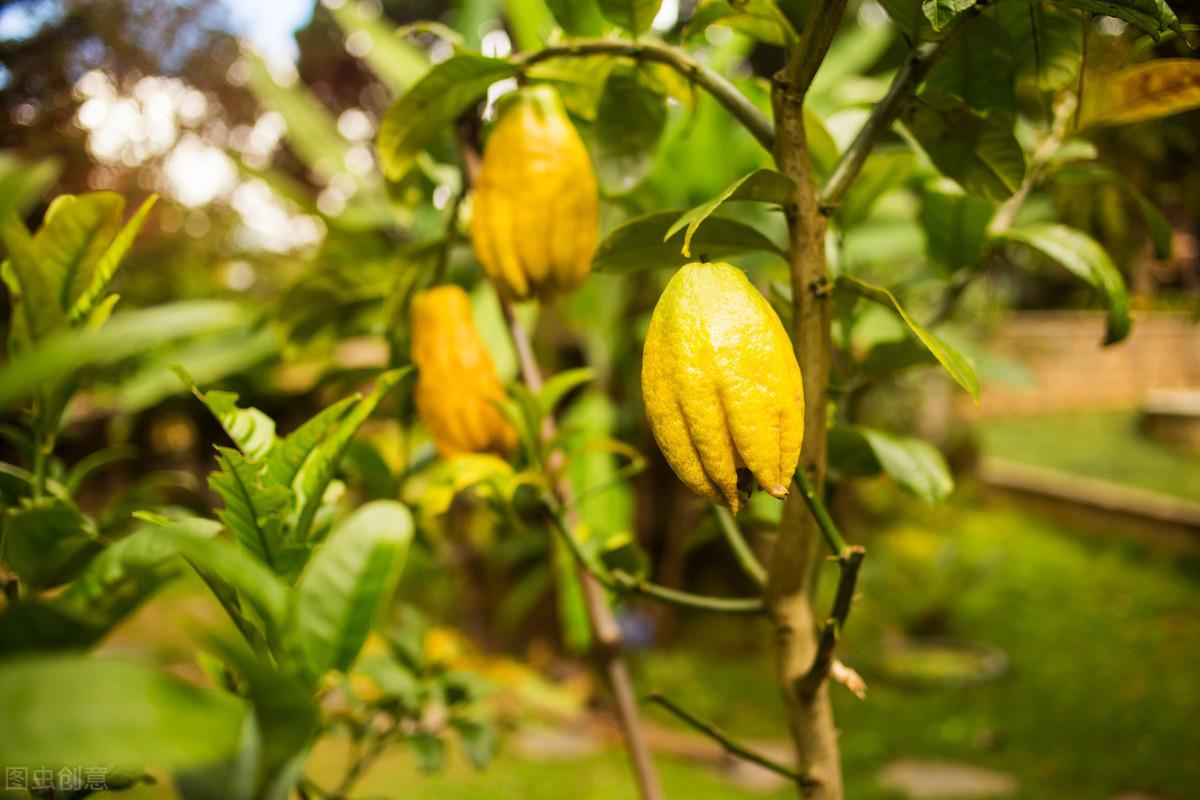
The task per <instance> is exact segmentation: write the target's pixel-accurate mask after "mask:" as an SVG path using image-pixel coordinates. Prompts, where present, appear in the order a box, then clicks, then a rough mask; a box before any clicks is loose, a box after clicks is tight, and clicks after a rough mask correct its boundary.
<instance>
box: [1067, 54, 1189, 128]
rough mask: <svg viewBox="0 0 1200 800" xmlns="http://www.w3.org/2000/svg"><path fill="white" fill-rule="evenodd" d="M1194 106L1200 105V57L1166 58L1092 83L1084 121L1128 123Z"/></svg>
mask: <svg viewBox="0 0 1200 800" xmlns="http://www.w3.org/2000/svg"><path fill="white" fill-rule="evenodd" d="M1093 87H1094V88H1093ZM1193 108H1200V59H1194V58H1163V59H1159V60H1157V61H1150V62H1148V63H1146V64H1139V65H1138V66H1136V67H1132V68H1130V69H1127V70H1122V71H1121V72H1118V73H1116V74H1115V75H1108V76H1105V77H1104V78H1103V80H1099V81H1094V82H1092V83H1091V84H1089V86H1088V88H1087V90H1086V91H1085V93H1084V98H1083V115H1082V116H1083V119H1082V124H1083V125H1096V126H1100V125H1125V124H1128V123H1130V122H1144V121H1145V120H1149V119H1158V118H1159V117H1169V116H1171V115H1172V114H1179V113H1181V112H1183V111H1190V110H1191V109H1193Z"/></svg>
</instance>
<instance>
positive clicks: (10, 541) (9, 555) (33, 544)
mask: <svg viewBox="0 0 1200 800" xmlns="http://www.w3.org/2000/svg"><path fill="white" fill-rule="evenodd" d="M3 520H4V527H3V531H2V534H3V535H2V536H0V541H2V542H3V544H4V561H5V562H6V563H7V564H8V566H9V567H10V568H12V570H13V572H15V573H17V576H18V577H20V579H21V582H22V584H23V585H25V586H26V587H28V588H29V589H32V590H40V589H46V588H48V587H51V586H57V585H59V584H61V583H64V582H66V581H68V580H70V579H71V578H72V577H74V576H75V574H76V573H77V572H78V571H79V570H80V569H81V568H82V567H83V566H84V564H86V563H87V562H88V560H90V559H91V557H92V556H93V555H95V554H96V553H97V552H99V551H100V550H101V549H102V548H103V542H102V541H101V540H100V539H98V538H97V536H96V534H95V532H94V531H92V529H91V523H90V522H89V521H88V519H87V517H85V516H84V515H83V514H81V513H79V510H78V509H76V508H75V507H74V506H73V505H70V504H69V503H66V502H64V501H62V500H57V499H50V498H44V499H42V500H37V501H34V502H33V503H30V504H29V505H25V506H22V507H20V508H13V509H9V511H8V513H6V514H5V515H4V517H3Z"/></svg>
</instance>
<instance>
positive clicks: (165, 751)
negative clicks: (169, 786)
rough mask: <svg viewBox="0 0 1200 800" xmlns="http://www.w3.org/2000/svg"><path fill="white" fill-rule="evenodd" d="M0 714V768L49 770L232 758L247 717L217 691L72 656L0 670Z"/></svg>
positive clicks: (16, 662)
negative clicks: (0, 714)
mask: <svg viewBox="0 0 1200 800" xmlns="http://www.w3.org/2000/svg"><path fill="white" fill-rule="evenodd" d="M0 708H3V709H4V724H3V725H0V763H3V764H4V765H6V766H23V767H49V768H52V769H53V768H57V767H60V766H78V765H80V764H93V765H95V764H104V765H112V766H114V767H125V768H141V767H144V766H154V767H159V768H179V767H185V766H190V765H196V764H203V763H210V762H214V761H219V760H221V759H223V758H226V757H228V756H229V754H230V753H232V752H233V749H234V747H235V746H236V744H237V741H238V738H239V735H240V733H241V728H242V721H243V718H244V715H245V712H246V707H245V704H244V703H243V701H242V700H240V699H238V698H237V697H235V696H233V695H231V694H228V693H226V692H219V691H215V690H211V689H201V688H199V687H196V686H191V685H189V684H186V683H183V682H182V681H180V680H178V679H177V678H174V677H168V676H167V675H166V674H164V673H162V672H158V671H157V670H154V669H151V668H150V667H148V666H145V665H142V664H138V663H135V662H132V661H124V660H117V659H113V658H95V657H87V656H83V655H76V654H72V655H61V656H33V657H24V658H16V659H10V660H7V661H4V662H0ZM50 710H53V713H49V711H50Z"/></svg>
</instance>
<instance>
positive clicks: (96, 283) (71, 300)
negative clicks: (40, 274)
mask: <svg viewBox="0 0 1200 800" xmlns="http://www.w3.org/2000/svg"><path fill="white" fill-rule="evenodd" d="M157 201H158V196H157V195H151V196H150V197H148V198H146V200H145V202H143V203H142V205H141V207H140V208H138V210H137V211H136V212H134V215H133V216H132V217H130V218H129V221H128V222H126V223H125V225H124V227H122V228H121V231H120V232H119V233H118V234H117V235H116V236H115V237H114V238H113V240H112V242H111V243H110V244H109V245H108V247H107V248H105V250H104V253H103V254H102V255H101V256H100V259H99V261H97V262H95V264H94V266H93V267H92V268H91V270H90V271H89V270H87V269H86V264H84V265H81V269H80V271H79V272H77V273H76V280H75V286H74V287H73V288H72V289H71V292H70V294H68V295H67V296H66V298H65V299H66V301H67V302H66V304H64V306H63V307H64V308H66V309H68V315H67V316H68V318H69V319H70V321H71V322H72V323H78V322H82V321H84V320H86V319H87V318H88V316H89V315H90V314H91V313H92V311H93V310H94V309H95V308H96V305H97V304H98V303H99V302H100V300H101V298H102V297H103V296H104V292H105V291H106V290H107V289H108V285H109V284H110V283H111V282H112V279H113V276H114V275H116V274H117V269H119V268H120V266H121V262H122V261H124V260H125V256H126V255H128V253H129V250H130V248H132V247H133V242H134V240H135V239H137V235H138V233H140V232H141V230H142V225H144V224H145V222H146V217H148V216H150V210H151V209H152V208H154V204H155V202H157ZM66 288H67V287H64V289H66Z"/></svg>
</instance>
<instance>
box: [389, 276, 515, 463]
mask: <svg viewBox="0 0 1200 800" xmlns="http://www.w3.org/2000/svg"><path fill="white" fill-rule="evenodd" d="M410 321H411V324H412V359H413V363H414V364H416V365H417V370H418V372H417V388H416V401H417V413H419V414H420V415H421V419H422V420H424V422H425V425H426V426H427V427H428V428H429V432H430V434H432V436H433V442H434V444H435V445H436V446H437V451H438V454H439V455H441V456H442V457H443V458H448V457H450V456H453V455H456V454H458V453H500V454H503V453H507V452H509V451H511V450H512V449H513V447H514V446H515V445H516V439H517V436H516V431H514V430H513V427H512V425H511V424H510V423H509V421H508V420H507V419H505V417H504V415H503V414H502V413H501V412H500V409H499V408H497V407H496V401H498V400H503V399H504V396H505V395H504V387H503V386H501V385H500V380H499V379H498V378H497V377H496V369H495V367H494V366H493V364H492V357H491V354H490V353H488V350H487V346H486V345H485V344H484V342H483V339H482V338H481V337H480V335H479V331H478V329H476V327H475V321H474V319H473V318H472V317H471V301H470V300H469V299H468V297H467V294H466V292H464V291H463V290H462V289H460V288H459V287H457V286H437V287H435V288H433V289H427V290H425V291H423V292H418V293H417V294H416V296H414V297H413V300H412V306H411V315H410Z"/></svg>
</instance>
